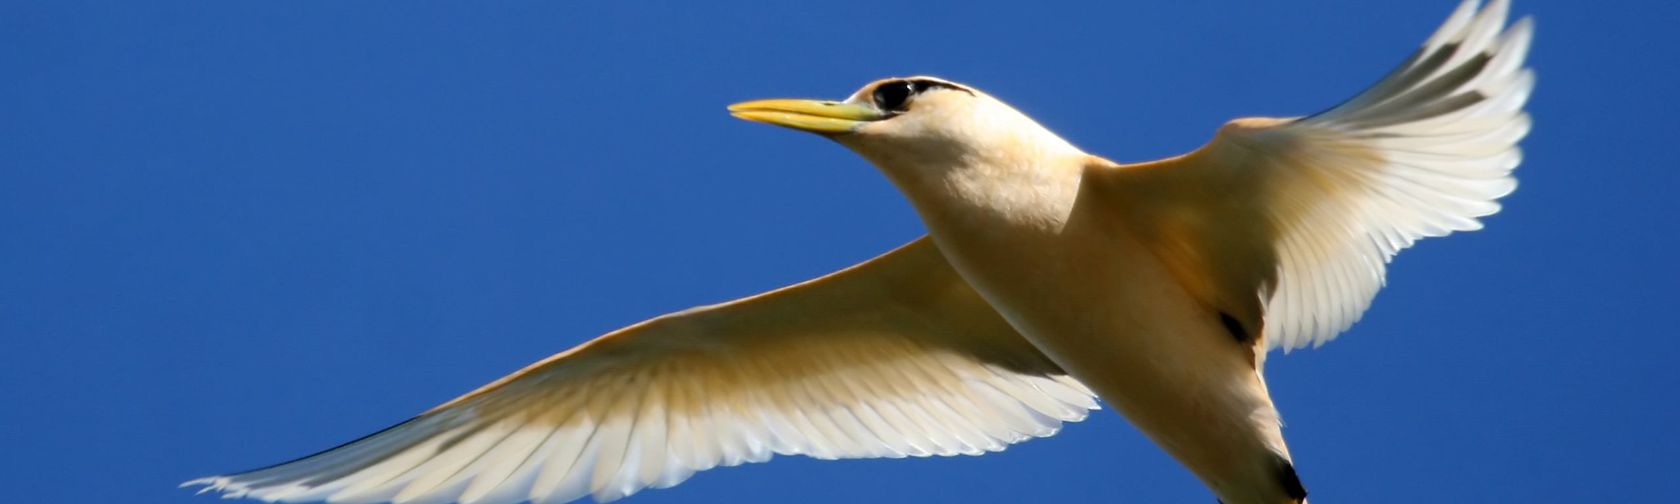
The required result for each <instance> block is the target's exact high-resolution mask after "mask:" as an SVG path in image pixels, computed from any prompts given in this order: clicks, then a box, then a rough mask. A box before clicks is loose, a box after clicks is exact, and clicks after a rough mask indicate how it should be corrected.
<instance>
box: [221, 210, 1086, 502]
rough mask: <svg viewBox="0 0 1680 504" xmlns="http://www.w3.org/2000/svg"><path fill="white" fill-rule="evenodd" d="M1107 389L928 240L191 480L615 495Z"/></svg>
mask: <svg viewBox="0 0 1680 504" xmlns="http://www.w3.org/2000/svg"><path fill="white" fill-rule="evenodd" d="M1096 407H1097V405H1096V403H1095V401H1094V395H1093V394H1092V393H1091V391H1090V390H1088V389H1086V388H1085V386H1084V385H1081V384H1080V383H1078V382H1077V381H1074V380H1073V379H1071V378H1069V377H1067V376H1066V374H1065V373H1064V372H1063V371H1062V370H1061V369H1060V368H1058V367H1057V366H1056V365H1055V364H1054V363H1052V362H1050V360H1049V359H1048V358H1046V357H1045V356H1044V355H1043V354H1041V353H1039V351H1038V350H1037V349H1035V348H1034V347H1033V346H1032V345H1031V344H1030V343H1028V342H1027V341H1026V340H1024V339H1022V338H1021V336H1020V335H1018V334H1017V333H1016V332H1015V331H1014V329H1012V328H1011V327H1010V326H1009V325H1008V324H1007V323H1005V322H1004V321H1003V319H1002V318H1001V317H999V316H998V314H997V313H996V312H995V311H993V310H992V308H991V307H990V306H989V305H987V304H986V302H985V301H984V300H982V299H981V298H980V297H979V295H978V294H976V293H975V292H974V290H973V289H971V288H970V287H969V286H968V284H967V283H965V282H963V280H962V279H961V278H960V277H958V276H957V274H956V272H955V271H953V270H952V269H951V268H950V266H948V265H947V264H946V262H945V259H944V257H943V256H942V255H940V253H939V251H938V249H936V248H935V247H934V246H933V244H932V243H930V242H929V241H928V240H927V239H926V238H922V239H919V240H917V241H914V242H911V243H910V244H909V245H906V246H904V247H901V248H899V249H898V250H895V251H892V252H890V253H887V254H885V255H883V256H881V257H878V258H875V259H873V260H870V261H868V262H865V263H863V264H860V265H857V266H854V267H851V268H848V269H846V270H842V271H840V272H837V273H834V274H832V275H829V276H825V277H822V278H819V279H816V280H812V281H809V282H806V283H802V284H799V285H795V286H792V287H788V288H785V289H781V290H777V291H772V292H769V293H766V294H762V295H758V296H754V297H749V298H745V299H741V300H738V301H733V302H729V303H724V304H720V305H715V306H708V307H701V308H695V309H692V310H687V311H683V312H679V313H674V314H670V315H666V316H662V317H659V318H655V319H652V320H649V321H646V322H642V323H640V324H636V325H633V326H630V327H627V328H624V329H621V330H619V331H616V332H613V333H611V334H607V335H605V336H602V337H600V338H597V339H595V340H594V341H590V342H588V343H585V344H583V345H581V346H578V347H577V348H573V349H571V350H568V351H565V352H562V353H560V354H558V355H555V356H553V357H550V358H548V359H546V360H544V361H542V362H538V363H536V364H534V365H532V366H530V367H528V368H526V369H524V370H522V371H519V372H517V373H514V374H512V375H510V376H508V377H506V378H502V379H501V380H498V381H496V382H494V383H491V384H489V385H487V386H485V387H483V388H481V389H479V390H477V391H474V392H472V393H469V394H467V395H465V396H462V397H460V398H458V399H455V400H453V401H450V402H448V403H446V404H444V405H442V406H439V407H437V408H434V409H432V410H431V411H428V412H426V413H424V414H421V415H420V416H419V417H416V418H414V419H412V420H409V421H407V422H405V423H402V424H400V425H397V426H394V427H391V428H390V429H387V430H385V431H383V432H379V433H377V434H374V435H371V436H368V437H366V438H363V439H360V440H357V441H354V442H351V443H349V444H346V445H344V446H341V447H338V448H334V449H332V450H328V451H325V452H322V453H319V454H316V455H311V456H309V457H305V458H302V459H299V460H296V461H293V462H287V463H284V464H280V465H276V466H273V467H269V468H265V469H259V470H255V471H250V472H245V473H240V474H233V475H227V476H214V477H209V478H203V479H200V480H196V481H192V482H189V483H188V484H189V485H193V484H202V485H207V487H206V490H208V491H219V492H223V493H224V494H225V495H226V496H230V497H249V498H254V499H260V500H265V501H284V502H303V501H314V500H322V499H327V500H330V501H332V502H345V503H350V502H384V501H395V502H450V501H456V500H458V501H460V502H468V503H491V502H494V503H509V502H522V501H525V500H527V499H529V500H531V501H533V502H566V501H571V500H574V499H577V498H579V497H582V496H584V495H587V494H593V495H594V497H595V499H596V500H599V501H609V500H613V499H617V498H620V497H624V496H627V495H630V494H632V493H635V492H636V491H638V490H640V489H642V488H646V487H659V488H663V487H669V486H672V485H675V484H677V483H680V482H682V481H683V480H684V479H687V478H688V477H689V476H690V475H692V474H693V473H694V472H696V471H702V470H706V469H710V468H712V467H715V466H719V465H724V466H729V465H736V464H740V463H742V462H760V461H764V460H768V459H769V458H770V457H771V455H772V454H802V455H808V456H811V457H816V458H859V457H904V456H917V457H920V456H928V455H955V454H970V455H973V454H980V453H983V452H987V451H998V450H1002V449H1004V447H1005V446H1006V445H1008V444H1010V443H1016V442H1020V441H1024V440H1026V439H1029V438H1032V437H1042V436H1049V435H1051V434H1054V433H1055V432H1056V430H1057V429H1058V428H1059V427H1060V425H1061V423H1062V422H1064V421H1078V420H1081V419H1084V418H1085V415H1086V414H1087V410H1088V409H1094V408H1096Z"/></svg>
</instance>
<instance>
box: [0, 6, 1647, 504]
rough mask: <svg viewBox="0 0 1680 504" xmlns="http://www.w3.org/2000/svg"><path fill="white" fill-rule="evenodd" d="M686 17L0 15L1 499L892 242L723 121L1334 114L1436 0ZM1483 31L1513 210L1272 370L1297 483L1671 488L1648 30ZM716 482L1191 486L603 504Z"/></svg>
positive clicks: (838, 470)
mask: <svg viewBox="0 0 1680 504" xmlns="http://www.w3.org/2000/svg"><path fill="white" fill-rule="evenodd" d="M701 3H702V2H692V3H677V2H671V3H669V4H658V3H641V4H639V5H636V6H631V2H532V3H488V2H457V3H450V4H444V3H434V2H406V1H405V2H394V1H393V2H196V3H177V2H106V3H85V2H72V1H54V2H35V3H18V2H14V1H7V2H0V447H3V448H0V487H3V488H5V494H6V495H7V497H6V498H5V500H7V501H8V502H116V501H122V502H211V500H210V498H208V497H197V498H194V497H191V492H189V491H186V490H177V489H175V484H176V483H178V482H180V481H182V480H185V479H188V478H191V477H196V476H202V475H206V474H213V473H218V472H226V471H231V470H238V469H246V468H251V467H254V466H259V465H265V464H268V463H271V462H276V461H280V460H284V459H289V458H291V457H294V456H298V455H302V454H305V453H308V452H312V451H315V450H316V449H319V448H324V447H327V446H331V445H334V444H337V443H339V442H342V441H344V440H347V439H350V438H353V437H356V436H359V435H361V434H364V433H367V432H370V431H373V430H375V429H379V428H381V427H384V426H385V425H387V424H390V423H393V422H396V421H399V420H402V419H405V418H407V417H409V416H410V415H412V414H414V413H416V412H418V411H420V410H422V409H425V408H427V407H429V406H431V405H433V404H435V403H438V402H441V401H443V400H446V399H449V398H451V397H453V396H455V395H456V394H458V393H461V392H464V391H467V390H470V389H472V388H474V387H476V386H478V385H479V384H481V383H484V382H486V381H489V380H491V379H494V378H496V377H498V376H501V375H502V374H504V373H507V372H510V371H513V370H515V369H517V368H519V367H520V366H522V365H524V364H526V363H528V362H531V361H534V360H536V359H538V358H541V357H543V356H546V355H548V354H550V353H552V352H555V351H559V350H562V349H565V348H567V347H570V346H572V345H574V344H576V343H579V342H582V341H584V340H586V339H588V338H590V337H593V336H595V335H597V334H600V333H602V332H604V331H608V330H610V329H613V328H616V327H619V326H621V325H624V324H627V323H631V322H635V321H637V320H641V319H643V318H645V317H649V316H652V315H657V314H660V313H663V312H667V311H671V310H675V309H680V308H685V307H689V306H693V305H697V304H702V303H712V302H717V301H722V300H726V299H730V298H734V297H737V296H742V295H746V294H751V293H756V292H759V291H763V290H765V289H769V288H772V287H777V286H780V285H784V284H787V283H790V282H794V281H798V280H803V279H807V278H810V277H813V276H817V275H820V274H823V273H826V272H829V271H832V270H834V269H836V268H839V267H841V266H845V265H848V264H851V263H853V262H856V261H859V260H862V259H865V258H867V257H870V256H872V255H874V254H877V253H879V252H881V251H884V250H886V249H888V248H890V247H893V246H896V245H898V244H901V243H903V242H905V241H907V240H909V239H911V238H913V237H915V236H916V235H918V234H920V233H921V232H922V226H921V224H920V222H919V221H918V220H917V219H916V217H915V215H914V214H912V212H911V211H910V209H909V208H908V207H907V206H906V204H905V203H904V201H903V200H902V199H901V198H900V196H899V195H898V194H896V193H895V191H894V190H893V189H892V188H891V187H890V186H889V185H888V184H887V182H886V181H885V180H884V179H883V178H882V177H881V176H880V175H879V174H877V173H876V172H875V170H874V169H873V168H871V167H870V166H869V165H867V164H866V163H865V162H864V161H862V160H861V159H859V158H857V157H855V156H853V155H852V154H850V153H849V152H846V151H845V150H844V149H842V148H840V147H839V146H836V145H833V144H831V143H829V142H827V141H824V140H822V139H820V138H818V137H815V136H810V135H804V134H796V133H793V132H789V131H786V130H781V129H777V128H771V127H767V126H762V125H755V124H748V123H745V122H741V121H738V120H735V119H732V118H730V117H729V116H728V115H727V114H726V113H725V112H724V110H723V107H724V105H726V104H728V103H731V102H735V101H739V100H743V99H749V98H760V97H781V96H816V97H835V98H838V97H842V96H845V95H847V94H849V93H850V92H851V91H852V90H853V89H854V88H856V87H857V86H859V85H861V84H863V83H865V82H867V81H869V80H871V79H875V78H878V77H883V76H891V75H904V74H920V73H925V74H934V75H940V76H945V77H949V78H952V79H956V80H959V81H962V82H966V83H970V84H973V85H976V86H978V87H981V88H983V89H986V90H988V91H990V92H991V93H992V94H994V95H996V96H998V97H1001V98H1003V99H1005V100H1007V101H1010V102H1011V103H1013V104H1015V105H1017V106H1018V107H1019V108H1021V109H1023V110H1025V111H1026V112H1028V113H1029V114H1032V115H1034V116H1036V117H1037V118H1039V119H1040V120H1041V121H1042V122H1044V123H1045V124H1046V125H1048V126H1049V127H1051V128H1052V129H1054V130H1056V131H1059V132H1061V133H1062V134H1063V135H1065V136H1066V137H1068V138H1069V139H1071V140H1073V141H1074V142H1075V143H1076V144H1078V145H1081V146H1083V147H1085V148H1087V149H1088V150H1091V151H1093V152H1096V153H1100V154H1103V155H1106V156H1109V157H1112V158H1114V159H1117V160H1123V161H1126V160H1145V159H1151V158H1156V157H1161V156H1165V155H1170V154H1174V153H1178V152H1181V151H1185V150H1188V149H1190V148H1193V147H1195V146H1196V145H1199V144H1200V143H1201V142H1202V141H1204V140H1205V139H1206V138H1207V137H1208V136H1209V135H1210V134H1211V133H1212V131H1213V130H1214V128H1215V127H1217V126H1218V125H1219V124H1220V123H1222V122H1223V121H1224V120H1226V119H1229V118H1232V117H1236V116H1239V115H1261V114H1271V115H1292V114H1301V113H1309V112H1313V111H1317V110H1320V109H1322V108H1324V107H1325V106H1328V105H1331V104H1333V103H1335V102H1337V101H1339V100H1341V99H1343V98H1345V97H1348V96H1350V95H1351V94H1353V93H1354V92H1356V91H1358V90H1359V89H1361V88H1362V87H1363V86H1365V85H1367V84H1369V83H1370V82H1372V81H1374V80H1375V79H1376V78H1378V77H1379V76H1381V75H1382V74H1383V73H1384V72H1386V71H1387V70H1388V69H1389V67H1390V66H1392V65H1393V64H1395V63H1398V62H1399V61H1400V60H1401V59H1402V58H1404V57H1405V56H1406V55H1407V54H1408V53H1409V52H1410V51H1411V50H1412V48H1413V47H1414V46H1415V45H1416V44H1418V43H1420V42H1421V41H1422V40H1423V38H1424V37H1425V36H1426V35H1428V34H1429V33H1430V31H1431V30H1432V29H1433V28H1434V27H1435V26H1436V24H1437V23H1439V22H1440V21H1441V20H1442V19H1443V18H1444V17H1445V16H1446V15H1447V13H1448V11H1450V10H1451V8H1452V7H1453V2H1452V1H1450V0H1439V1H1428V2H1344V1H1337V0H1279V1H1275V2H1214V1H1199V0H1198V1H1183V2H1171V4H1172V5H1171V6H1166V5H1162V4H1167V3H1168V2H1102V3H1092V4H1060V3H1045V2H1039V3H1038V5H1037V6H1035V7H1024V6H1019V5H1011V4H1005V3H993V2H978V3H970V2H964V3H960V4H941V3H937V2H847V3H844V4H841V3H833V4H827V5H826V6H823V7H820V8H815V7H811V6H793V5H751V6H749V5H718V6H708V7H699V6H698V5H699V4H701ZM706 4H708V5H709V4H710V3H706ZM1516 10H1517V12H1518V13H1522V14H1529V13H1532V14H1535V15H1537V16H1538V18H1539V27H1540V30H1539V39H1538V43H1537V44H1536V46H1535V51H1534V54H1533V59H1532V62H1533V65H1534V66H1535V67H1536V68H1537V69H1538V71H1539V73H1540V87H1539V90H1538V93H1537V94H1536V95H1535V99H1534V101H1533V102H1532V104H1531V110H1532V112H1533V114H1534V117H1535V119H1536V124H1537V127H1536V129H1535V131H1534V133H1533V135H1532V136H1530V137H1529V139H1528V140H1527V142H1525V147H1526V151H1527V153H1528V156H1527V162H1526V163H1525V164H1524V165H1523V166H1522V168H1520V169H1519V170H1518V176H1519V177H1520V178H1521V181H1522V183H1521V187H1520V189H1519V190H1518V191H1517V192H1516V193H1515V194H1514V195H1513V196H1512V197H1510V198H1509V199H1508V200H1506V202H1507V206H1506V209H1505V211H1504V212H1503V213H1501V214H1499V215H1497V216H1495V217H1493V218H1492V219H1490V220H1489V223H1488V224H1489V225H1488V228H1487V229H1486V230H1484V231H1481V232H1476V233H1469V234H1462V235H1456V236H1453V237H1451V238H1450V239H1444V240H1430V241H1426V242H1423V243H1422V244H1421V245H1420V246H1419V247H1417V248H1416V249H1413V250H1411V251H1408V252H1407V253H1404V254H1402V255H1401V256H1400V257H1399V258H1398V261H1397V263H1396V264H1395V265H1394V266H1393V269H1392V271H1391V281H1390V284H1391V285H1390V287H1389V288H1388V289H1387V290H1385V291H1384V292H1383V293H1382V295H1381V296H1379V297H1378V298H1377V302H1376V305H1375V307H1374V308H1373V309H1372V310H1371V311H1370V313H1369V314H1368V315H1367V316H1366V317H1365V320H1364V321H1363V322H1361V323H1360V324H1359V325H1357V326H1356V327H1354V328H1353V330H1352V331H1351V332H1350V333H1348V334H1345V335H1343V336H1342V337H1341V338H1340V339H1339V340H1337V341H1335V342H1334V343H1332V344H1330V345H1328V346H1326V347H1324V348H1322V349H1320V350H1318V351H1310V352H1297V353H1295V354H1291V355H1288V356H1286V357H1283V356H1274V357H1273V360H1272V361H1271V363H1270V366H1268V372H1269V376H1270V380H1271V384H1272V390H1273V392H1274V394H1275V396H1276V399H1277V401H1278V403H1279V404H1280V406H1281V408H1282V410H1283V413H1284V415H1285V417H1286V419H1287V421H1288V428H1287V430H1286V433H1287V435H1288V438H1289V440H1290V442H1291V446H1292V447H1293V449H1294V453H1295V455H1296V458H1297V460H1298V465H1299V467H1300V470H1301V474H1302V477H1303V478H1304V479H1305V481H1306V484H1307V486H1308V488H1309V489H1310V490H1311V492H1312V495H1313V496H1314V500H1315V502H1326V503H1334V502H1365V503H1380V502H1634V501H1636V502H1661V501H1665V500H1667V499H1671V498H1672V497H1673V495H1675V492H1676V491H1677V490H1680V488H1677V486H1676V485H1677V483H1676V478H1675V476H1674V466H1673V462H1674V455H1675V454H1676V453H1680V441H1677V436H1676V434H1675V432H1676V426H1677V424H1680V410H1677V407H1676V404H1675V403H1676V397H1677V396H1676V393H1675V390H1674V389H1675V387H1676V385H1680V372H1677V371H1676V369H1675V365H1674V362H1675V361H1676V358H1677V357H1680V352H1677V350H1680V343H1677V341H1680V337H1677V336H1676V335H1675V334H1672V333H1673V331H1674V329H1675V328H1676V326H1677V325H1676V323H1675V322H1674V320H1673V317H1674V316H1675V313H1676V308H1675V304H1676V301H1677V300H1680V299H1677V294H1676V289H1677V287H1680V272H1677V271H1676V268H1675V266H1674V261H1672V260H1671V259H1670V257H1669V256H1670V255H1671V251H1672V249H1673V248H1674V246H1675V245H1676V244H1677V243H1680V242H1677V238H1676V232H1677V231H1680V230H1677V229H1676V220H1677V218H1676V212H1677V211H1680V204H1677V203H1676V202H1675V199H1674V197H1673V195H1674V193H1675V192H1676V190H1677V189H1680V184H1677V177H1676V171H1677V170H1676V169H1677V168H1680V167H1677V166H1676V164H1677V163H1676V161H1675V157H1674V155H1673V152H1674V144H1675V142H1676V141H1677V132H1680V128H1677V127H1676V123H1675V118H1676V117H1680V110H1677V106H1676V100H1675V91H1676V87H1675V86H1676V84H1675V82H1676V79H1677V78H1680V74H1677V72H1680V65H1677V64H1676V62H1677V61H1680V40H1677V37H1674V36H1673V35H1671V34H1672V33H1673V32H1672V29H1673V28H1672V24H1673V21H1674V20H1675V19H1680V7H1676V4H1675V3H1673V2H1658V1H1654V0H1648V1H1641V2H1627V3H1620V4H1617V5H1615V6H1614V7H1613V8H1612V7H1610V6H1608V5H1606V6H1596V5H1595V4H1594V3H1593V2H1581V1H1577V0H1556V1H1539V0H1519V2H1518V3H1517V5H1516ZM734 499H741V500H745V501H755V502H805V503H825V502H833V503H851V502H867V501H871V500H873V499H884V500H888V501H902V502H1029V501H1070V502H1099V501H1101V502H1108V501H1123V502H1140V503H1149V502H1192V503H1211V502H1212V501H1213V498H1212V496H1211V495H1210V494H1209V493H1208V492H1207V491H1206V490H1205V489H1203V488H1202V487H1201V486H1200V485H1199V484H1198V483H1197V482H1196V481H1195V480H1194V478H1192V477H1191V476H1190V475H1189V473H1187V472H1186V471H1185V470H1183V469H1181V468H1180V467H1179V466H1178V465H1177V464H1176V463H1174V462H1173V461H1172V460H1170V459H1168V458H1167V457H1166V456H1164V455H1162V454H1161V453H1160V451H1159V450H1158V449H1156V448H1155V447H1153V446H1152V445H1150V444H1149V443H1148V442H1147V441H1146V440H1144V439H1143V438H1142V437H1141V436H1140V435H1138V434H1137V433H1136V432H1134V431H1133V429H1132V428H1131V427H1129V426H1128V425H1127V424H1126V423H1125V422H1124V421H1122V420H1121V419H1120V418H1119V417H1118V416H1116V415H1114V414H1113V413H1112V412H1107V411H1105V412H1103V413H1101V414H1098V415H1096V416H1094V417H1093V418H1092V419H1091V420H1089V421H1087V422H1085V423H1083V424H1077V425H1073V426H1071V427H1070V428H1068V429H1067V430H1066V431H1065V432H1064V433H1063V434H1061V435H1059V436H1057V437H1055V438H1051V439H1047V440H1041V441H1035V442H1030V443H1026V444H1024V445H1019V446H1017V447H1014V448H1011V449H1010V450H1009V451H1007V452H1005V453H1001V454H993V455H988V456H985V457H977V458H970V457H962V458H955V459H937V460H921V459H911V460H886V461H842V462H819V461H813V460H809V459H804V458H779V459H778V460H777V461H775V462H773V463H770V464H764V465H756V466H750V467H746V468H734V469H723V470H716V471H711V472H708V473H706V474H703V475H699V476H697V477H696V478H694V479H693V480H691V481H689V482H688V483H685V484H683V485H681V486H679V487H677V488H676V489H673V490H662V491H652V492H647V493H643V494H640V495H638V496H637V497H636V498H635V500H634V501H632V502H644V503H652V502H721V501H725V500H734Z"/></svg>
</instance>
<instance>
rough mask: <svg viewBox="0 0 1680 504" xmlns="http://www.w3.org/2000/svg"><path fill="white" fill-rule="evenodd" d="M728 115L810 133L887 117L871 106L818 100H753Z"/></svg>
mask: <svg viewBox="0 0 1680 504" xmlns="http://www.w3.org/2000/svg"><path fill="white" fill-rule="evenodd" d="M729 114H730V115H733V116H735V117H739V118H742V119H746V120H748V121H754V122H761V123H765V124H774V125H777V126H786V127H789V128H793V129H797V130H804V131H810V132H812V133H822V134H828V135H833V134H839V133H848V132H851V131H852V130H855V129H857V128H858V127H859V126H862V125H864V124H866V123H868V122H870V121H879V120H881V119H886V118H887V117H888V116H887V114H885V113H882V112H881V111H879V110H875V108H874V107H870V106H866V105H856V104H851V103H844V102H837V101H821V100H786V99H783V100H755V101H749V102H741V103H737V104H734V105H730V106H729Z"/></svg>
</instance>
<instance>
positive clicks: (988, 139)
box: [729, 76, 1078, 178]
mask: <svg viewBox="0 0 1680 504" xmlns="http://www.w3.org/2000/svg"><path fill="white" fill-rule="evenodd" d="M729 111H730V113H731V114H733V115H735V117H739V118H742V119H746V120H749V121H757V122H762V123H768V124H774V125H777V126H785V127H788V128H793V129H797V130H802V131H809V132H812V133H817V134H820V135H823V136H826V137H829V138H831V139H833V140H835V141H837V142H839V143H841V144H843V145H845V146H846V147H849V148H851V149H852V150H853V151H856V152H857V153H859V154H861V155H863V156H864V157H865V158H867V159H869V160H870V161H872V162H874V163H875V164H876V165H877V166H879V167H881V168H882V169H883V170H884V171H886V172H888V173H887V174H888V176H890V177H893V178H900V176H910V177H913V178H921V177H920V176H927V175H936V174H938V172H943V171H946V170H949V169H951V168H953V167H956V166H959V165H962V164H965V163H967V164H974V163H984V164H989V165H993V166H1012V165H1013V166H1021V165H1022V163H1021V162H1029V163H1030V160H1038V159H1044V158H1045V157H1046V155H1050V154H1071V153H1077V152H1078V150H1077V149H1074V148H1073V147H1072V146H1071V145H1068V144H1067V142H1066V141H1064V140H1062V139H1061V138H1060V137H1057V136H1056V135H1055V134H1054V133H1051V132H1050V131H1049V130H1046V129H1045V128H1044V127H1043V126H1040V125H1039V124H1038V123H1037V122H1035V121H1033V120H1032V118H1030V117H1027V116H1026V115H1025V114H1022V113H1021V112H1019V111H1017V110H1015V109H1014V108H1013V107H1010V106H1009V105H1007V104H1005V103H1003V102H1002V101H999V100H998V99H996V98H993V97H991V96H990V95H987V94H986V93H983V92H981V91H979V90H977V89H975V88H973V87H970V86H966V85H963V84H958V83H955V82H951V81H948V80H944V79H939V78H935V77H926V76H919V77H905V78H890V79H881V80H878V81H875V82H871V83H869V84H868V85H865V86H863V88H861V89H859V90H858V91H857V92H855V93H852V95H851V96H850V97H848V98H846V99H845V100H841V101H831V100H803V99H775V100H756V101H749V102H742V103H737V104H734V105H731V106H730V107H729ZM1017 161H1021V162H1017Z"/></svg>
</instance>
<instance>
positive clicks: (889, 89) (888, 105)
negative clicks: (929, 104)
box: [871, 79, 974, 112]
mask: <svg viewBox="0 0 1680 504" xmlns="http://www.w3.org/2000/svg"><path fill="white" fill-rule="evenodd" d="M930 89H950V90H953V91H962V92H964V93H968V94H970V95H973V94H974V92H973V91H969V90H967V89H964V88H962V87H959V86H955V85H951V84H946V83H944V82H940V81H936V80H928V79H913V80H896V81H891V82H883V83H881V85H879V86H875V92H874V93H873V94H872V95H871V98H872V99H873V100H874V102H875V106H876V107H877V108H880V109H881V110H883V111H886V112H903V111H904V110H905V108H904V107H905V105H907V104H908V103H909V101H910V98H911V97H913V96H916V95H918V94H922V93H924V92H926V91H928V90H930Z"/></svg>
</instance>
